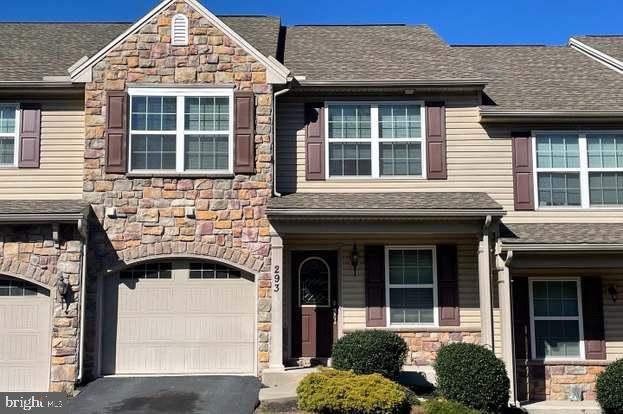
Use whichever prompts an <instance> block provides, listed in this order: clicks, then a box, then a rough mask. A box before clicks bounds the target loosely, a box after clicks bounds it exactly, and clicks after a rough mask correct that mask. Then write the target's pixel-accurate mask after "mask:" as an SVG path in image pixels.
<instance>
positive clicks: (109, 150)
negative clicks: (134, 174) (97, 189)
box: [106, 91, 128, 174]
mask: <svg viewBox="0 0 623 414" xmlns="http://www.w3.org/2000/svg"><path fill="white" fill-rule="evenodd" d="M107 99H108V101H107V107H106V108H107V109H106V115H107V117H106V172H107V173H111V174H124V173H125V172H127V153H128V143H127V142H128V138H127V137H128V131H127V122H126V119H127V95H126V93H125V92H123V91H109V92H108V96H107Z"/></svg>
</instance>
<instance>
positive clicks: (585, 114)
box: [480, 108, 623, 123]
mask: <svg viewBox="0 0 623 414" xmlns="http://www.w3.org/2000/svg"><path fill="white" fill-rule="evenodd" d="M622 117H623V111H515V110H509V111H505V110H486V109H482V108H481V109H480V122H483V123H485V122H507V121H544V120H552V119H556V120H569V121H577V119H578V118H580V119H582V120H585V121H586V120H597V121H610V120H616V121H621V118H622Z"/></svg>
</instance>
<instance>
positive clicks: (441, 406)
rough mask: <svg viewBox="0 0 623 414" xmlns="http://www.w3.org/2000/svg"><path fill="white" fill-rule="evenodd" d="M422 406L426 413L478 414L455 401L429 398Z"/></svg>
mask: <svg viewBox="0 0 623 414" xmlns="http://www.w3.org/2000/svg"><path fill="white" fill-rule="evenodd" d="M422 408H424V412H425V413H426V414H480V413H479V412H478V411H477V410H474V409H472V408H469V407H467V406H465V405H463V404H461V403H460V402H456V401H444V400H429V401H426V402H424V404H422Z"/></svg>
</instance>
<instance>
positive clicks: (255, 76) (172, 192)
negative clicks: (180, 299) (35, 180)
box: [83, 1, 273, 368]
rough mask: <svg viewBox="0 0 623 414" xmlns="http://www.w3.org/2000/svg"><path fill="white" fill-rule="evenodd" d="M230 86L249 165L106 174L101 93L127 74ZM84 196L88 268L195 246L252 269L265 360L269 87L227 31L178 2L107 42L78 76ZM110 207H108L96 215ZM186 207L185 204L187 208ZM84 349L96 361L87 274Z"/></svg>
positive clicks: (131, 78)
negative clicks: (201, 172)
mask: <svg viewBox="0 0 623 414" xmlns="http://www.w3.org/2000/svg"><path fill="white" fill-rule="evenodd" d="M176 13H184V14H185V15H186V16H187V17H188V19H189V33H190V38H189V46H171V39H170V24H171V18H172V16H174V15H175V14H176ZM133 82H140V83H151V84H156V85H157V84H179V86H184V85H193V84H195V85H196V84H211V85H233V86H234V87H235V89H236V90H240V91H253V92H254V93H255V103H256V117H255V119H256V129H255V133H256V135H255V143H256V148H255V154H256V173H255V174H254V175H237V176H235V177H233V176H232V177H231V178H222V179H210V178H209V177H183V176H181V177H175V176H173V177H170V176H169V177H164V176H163V177H160V176H157V175H156V176H154V177H148V178H140V177H131V176H126V175H114V174H107V173H105V170H104V163H105V153H104V151H105V138H104V137H105V122H106V97H107V92H108V91H120V90H124V89H126V87H127V86H128V83H133ZM85 95H86V96H85V99H86V150H85V161H84V162H85V172H84V174H85V175H84V195H83V198H84V200H85V201H87V202H88V203H90V204H91V205H92V207H93V210H94V212H95V216H96V219H95V220H94V222H93V223H92V225H91V226H90V228H91V239H90V243H91V245H90V252H91V254H90V256H89V263H90V264H89V269H94V270H93V271H92V272H91V271H90V277H91V279H90V280H92V281H94V280H95V278H94V277H95V276H96V274H95V273H96V272H99V273H100V274H103V273H105V271H106V270H107V269H111V268H113V267H119V266H123V265H124V264H125V263H127V262H128V261H130V260H133V261H134V260H140V259H149V258H150V257H153V256H155V255H159V254H165V255H170V256H175V255H184V254H198V255H202V256H204V257H205V258H206V259H210V258H214V259H218V258H225V259H228V260H229V261H230V262H233V263H235V264H237V265H239V266H241V267H243V268H245V269H250V270H251V271H253V272H254V273H255V274H256V275H257V276H258V277H259V279H260V280H259V283H258V286H259V298H260V299H259V303H258V331H259V332H258V340H259V347H258V348H259V354H258V361H259V365H260V368H262V367H263V366H265V365H266V364H267V363H268V355H269V339H270V338H269V334H268V333H269V332H270V320H271V316H270V304H271V302H270V293H269V292H270V273H269V271H270V235H269V224H268V220H267V218H266V214H265V207H266V203H267V200H268V198H269V197H270V196H271V194H272V190H271V186H272V181H273V177H272V174H273V172H272V164H271V162H272V155H271V142H270V138H271V136H270V132H271V124H272V87H271V85H269V84H267V83H266V68H265V67H264V66H263V65H261V64H260V63H258V62H257V61H256V59H255V58H253V57H251V56H249V55H248V54H247V53H246V52H245V51H244V50H243V49H242V48H240V47H239V46H237V45H236V44H235V43H234V42H233V41H232V39H230V38H229V37H227V36H225V35H224V34H223V33H222V32H221V31H219V30H218V29H216V28H214V27H213V26H211V24H210V23H209V21H208V20H207V19H206V18H204V17H203V16H202V15H201V14H200V13H198V12H197V11H196V10H194V9H192V8H191V7H190V6H189V5H188V4H187V3H185V2H183V1H179V2H177V3H174V4H172V5H171V6H170V7H168V8H166V9H165V10H163V11H162V12H161V13H160V14H159V15H157V16H156V17H154V18H153V19H152V20H151V21H150V22H149V23H148V24H146V25H145V26H144V27H143V28H142V29H140V30H139V31H138V32H137V33H135V34H132V35H130V36H129V38H128V39H127V40H125V41H124V42H122V43H121V44H119V45H117V46H116V47H115V48H113V49H112V50H111V51H110V52H109V53H108V54H107V56H106V57H105V58H104V59H103V60H102V61H101V62H99V63H98V64H97V65H96V66H95V68H94V69H93V81H92V82H90V83H88V84H87V85H86V92H85ZM107 207H115V208H116V211H117V216H116V217H114V218H110V217H105V209H106V208H107ZM185 207H194V208H195V209H196V214H195V216H194V217H187V216H186V214H185ZM89 286H90V287H91V289H90V290H89V299H88V303H89V309H88V330H87V337H88V338H92V339H91V341H90V342H89V343H88V344H87V345H88V349H87V351H88V352H87V355H88V356H89V361H90V365H91V367H94V366H95V363H94V361H95V354H94V352H95V349H96V344H95V340H94V338H95V337H96V335H95V333H96V330H95V329H96V324H95V320H96V313H95V308H96V305H95V302H96V299H97V294H96V290H95V286H96V283H90V285H89Z"/></svg>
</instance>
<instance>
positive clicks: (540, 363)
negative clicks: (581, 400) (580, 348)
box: [528, 359, 611, 366]
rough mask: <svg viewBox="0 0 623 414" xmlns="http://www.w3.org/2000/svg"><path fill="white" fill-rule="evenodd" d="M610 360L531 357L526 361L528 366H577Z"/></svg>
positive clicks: (594, 364)
mask: <svg viewBox="0 0 623 414" xmlns="http://www.w3.org/2000/svg"><path fill="white" fill-rule="evenodd" d="M610 362H611V361H606V360H601V359H600V360H590V359H588V360H587V359H560V360H556V359H554V360H543V359H531V360H529V361H528V365H530V366H545V365H547V366H558V365H579V366H606V365H608V364H610Z"/></svg>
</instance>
